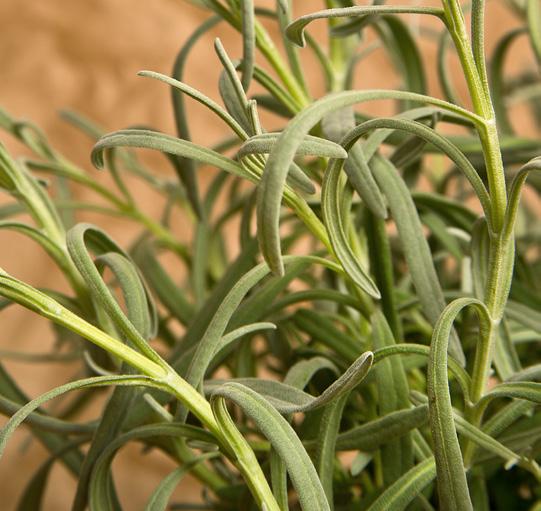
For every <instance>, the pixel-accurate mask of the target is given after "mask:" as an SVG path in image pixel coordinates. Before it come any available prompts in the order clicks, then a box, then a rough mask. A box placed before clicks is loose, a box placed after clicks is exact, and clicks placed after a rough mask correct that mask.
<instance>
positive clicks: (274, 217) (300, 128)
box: [257, 90, 484, 274]
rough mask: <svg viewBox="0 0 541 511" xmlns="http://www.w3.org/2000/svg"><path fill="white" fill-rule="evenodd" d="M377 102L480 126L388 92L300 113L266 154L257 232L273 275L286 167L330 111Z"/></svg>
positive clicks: (333, 100)
mask: <svg viewBox="0 0 541 511" xmlns="http://www.w3.org/2000/svg"><path fill="white" fill-rule="evenodd" d="M376 99H396V100H409V101H415V102H421V103H427V104H431V105H434V106H437V107H440V108H442V109H444V110H448V111H451V112H453V113H455V114H457V115H459V116H462V117H464V118H466V119H469V120H471V121H473V122H474V123H476V124H479V125H483V122H484V121H482V120H481V119H480V118H479V117H478V116H476V115H475V114H473V113H471V112H468V111H467V110H464V109H462V108H460V107H457V106H455V105H452V104H450V103H447V102H445V101H442V100H438V99H435V98H432V97H429V96H424V95H422V94H415V93H410V92H402V91H389V90H366V91H347V92H341V93H335V94H330V95H329V96H326V97H324V98H322V99H320V100H318V101H316V102H314V103H313V104H312V105H310V106H309V107H308V108H306V109H305V110H303V111H302V112H301V113H299V114H298V115H297V116H296V117H295V118H294V119H293V120H292V121H291V122H290V123H289V124H288V126H287V127H286V128H285V129H284V130H283V131H282V134H281V135H280V137H279V139H278V141H277V143H276V145H275V146H274V148H273V150H272V151H271V153H270V154H269V158H268V160H267V164H266V166H265V171H264V173H263V176H262V179H261V184H260V189H259V193H258V201H257V231H258V240H259V243H260V247H261V252H262V253H263V256H264V257H265V260H266V261H267V262H268V264H269V266H270V267H271V269H272V271H273V272H275V273H278V274H282V273H283V263H282V258H281V250H280V236H279V232H278V231H279V220H280V205H281V201H282V195H283V191H284V185H285V179H286V177H287V171H288V169H289V165H290V164H291V162H292V161H293V158H294V156H295V153H296V149H297V147H298V145H299V144H300V142H301V141H302V139H303V137H304V135H306V134H307V133H308V132H309V131H310V129H311V128H312V127H313V126H315V125H316V124H317V123H318V122H319V121H320V120H321V119H322V118H323V117H324V116H325V115H327V114H328V113H330V112H332V111H333V110H337V109H341V108H345V107H348V106H351V105H354V104H356V103H362V102H365V101H371V100H376Z"/></svg>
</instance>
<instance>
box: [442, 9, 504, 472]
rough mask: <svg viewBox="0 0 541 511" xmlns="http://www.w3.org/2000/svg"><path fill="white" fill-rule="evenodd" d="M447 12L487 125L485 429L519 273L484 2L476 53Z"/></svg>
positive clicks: (479, 384)
mask: <svg viewBox="0 0 541 511" xmlns="http://www.w3.org/2000/svg"><path fill="white" fill-rule="evenodd" d="M444 10H445V16H446V22H447V25H448V27H449V31H450V33H451V36H452V38H453V41H454V43H455V46H456V49H457V52H458V55H459V58H460V61H461V64H462V68H463V70H464V74H465V77H466V82H467V84H468V89H469V92H470V96H471V99H472V103H473V107H474V111H475V113H476V114H477V115H479V116H480V117H482V118H483V119H484V123H483V126H482V128H481V129H479V137H480V140H481V144H482V148H483V155H484V159H485V165H486V170H487V177H488V183H489V192H490V196H491V201H492V225H491V231H492V232H491V241H490V255H489V270H488V276H487V282H486V289H485V303H486V306H487V309H488V312H489V314H490V318H491V322H490V325H489V327H488V328H487V329H485V330H484V331H481V332H480V335H479V337H480V339H479V344H478V346H477V351H476V356H475V360H474V366H473V375H472V385H471V392H470V396H471V400H472V403H473V407H472V408H470V409H469V410H468V412H467V419H468V420H469V422H470V423H472V424H473V425H475V426H479V425H480V424H481V422H482V419H483V411H484V410H483V409H482V408H480V407H479V406H476V404H477V403H478V402H479V400H480V399H481V398H482V396H483V394H484V392H485V390H486V387H487V383H488V378H489V374H490V367H491V364H492V358H493V352H494V346H495V343H496V342H497V336H498V329H499V324H500V321H501V318H502V315H503V310H504V308H505V303H506V301H507V296H508V293H509V287H510V281H511V277H512V273H513V253H514V240H513V239H512V238H507V237H506V236H505V233H504V232H503V230H502V228H503V225H504V217H505V211H506V208H507V190H506V185H505V174H504V169H503V162H502V156H501V148H500V142H499V138H498V132H497V127H496V116H495V113H494V108H493V104H492V100H491V97H490V90H489V87H488V80H487V73H486V65H485V56H484V39H483V37H484V34H483V30H484V12H483V11H484V0H474V2H473V12H472V40H473V50H472V47H471V46H470V43H469V39H468V35H467V31H466V26H465V23H464V16H463V14H462V10H461V7H460V4H459V3H458V1H457V0H447V1H445V0H444ZM474 453H475V445H474V444H473V443H472V442H466V444H465V449H464V461H465V464H466V466H468V465H470V464H471V461H472V460H473V455H474Z"/></svg>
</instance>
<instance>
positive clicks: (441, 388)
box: [427, 298, 491, 511]
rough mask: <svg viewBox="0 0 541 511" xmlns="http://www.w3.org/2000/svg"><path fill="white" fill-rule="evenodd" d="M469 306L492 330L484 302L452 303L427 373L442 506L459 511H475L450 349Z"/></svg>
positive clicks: (444, 315)
mask: <svg viewBox="0 0 541 511" xmlns="http://www.w3.org/2000/svg"><path fill="white" fill-rule="evenodd" d="M467 306H472V307H474V308H475V310H476V311H477V314H478V316H479V321H480V329H481V330H482V331H486V330H487V329H489V328H490V324H491V318H490V314H489V313H488V310H487V308H486V306H485V305H484V304H483V303H482V302H480V301H479V300H476V299H474V298H459V299H457V300H455V301H453V302H451V303H450V304H449V305H448V306H447V307H446V308H445V310H444V311H443V313H442V315H441V317H440V319H439V320H438V322H437V324H436V326H435V327H434V333H433V335H432V343H431V348H430V358H429V364H428V372H427V394H428V399H429V412H430V427H431V430H432V438H433V441H434V450H435V458H436V467H437V473H438V493H439V498H440V503H441V506H442V507H443V508H445V509H449V510H453V509H455V510H457V511H458V510H467V509H472V504H471V500H470V495H469V491H468V483H467V481H466V473H465V469H464V464H463V461H462V453H461V451H460V445H459V443H458V437H457V433H456V428H455V424H454V418H453V409H452V405H451V396H450V394H449V382H448V378H447V348H448V344H449V337H450V335H451V331H452V328H453V322H454V320H455V318H456V316H457V315H458V314H459V313H460V311H461V310H462V309H463V308H464V307H467ZM480 337H481V338H484V337H486V336H482V335H481V336H480Z"/></svg>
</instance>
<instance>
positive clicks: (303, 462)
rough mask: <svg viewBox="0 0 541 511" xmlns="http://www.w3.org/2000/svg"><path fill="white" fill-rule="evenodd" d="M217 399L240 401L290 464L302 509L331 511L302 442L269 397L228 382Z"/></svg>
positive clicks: (215, 394)
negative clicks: (266, 397)
mask: <svg viewBox="0 0 541 511" xmlns="http://www.w3.org/2000/svg"><path fill="white" fill-rule="evenodd" d="M217 399H228V400H230V401H232V402H233V403H235V404H237V405H238V406H239V407H240V408H241V409H242V411H243V412H244V413H245V414H246V415H247V416H248V417H249V418H250V419H252V420H253V421H254V423H255V424H256V426H257V427H258V429H259V430H260V431H261V432H262V433H263V435H265V437H266V438H268V439H269V441H270V442H271V444H272V446H273V448H274V449H275V450H276V452H277V453H278V455H279V456H280V458H281V459H282V460H283V462H284V463H285V464H286V467H287V470H288V472H289V475H290V477H291V481H292V483H293V486H294V487H295V490H296V491H297V494H298V496H299V501H300V504H301V507H302V509H304V510H306V511H319V510H322V511H330V508H329V503H328V502H327V497H326V495H325V491H324V490H323V487H322V486H321V483H320V481H319V477H318V475H317V472H316V469H315V468H314V465H313V464H312V461H311V460H310V457H309V456H308V454H307V453H306V450H305V448H304V446H303V445H302V442H301V441H300V440H299V437H298V436H297V435H296V434H295V432H294V430H293V429H292V427H291V426H290V425H289V423H288V422H287V421H286V419H284V418H283V417H282V416H281V415H280V414H279V413H278V411H277V410H275V409H274V408H273V407H272V406H271V405H270V404H269V403H268V402H267V401H266V400H265V398H263V397H261V396H260V395H259V394H257V393H256V392H254V391H253V390H250V389H249V388H247V387H245V386H244V385H241V384H239V383H225V384H224V385H222V386H221V387H219V388H218V389H216V390H215V391H214V393H213V396H212V400H213V401H216V400H217Z"/></svg>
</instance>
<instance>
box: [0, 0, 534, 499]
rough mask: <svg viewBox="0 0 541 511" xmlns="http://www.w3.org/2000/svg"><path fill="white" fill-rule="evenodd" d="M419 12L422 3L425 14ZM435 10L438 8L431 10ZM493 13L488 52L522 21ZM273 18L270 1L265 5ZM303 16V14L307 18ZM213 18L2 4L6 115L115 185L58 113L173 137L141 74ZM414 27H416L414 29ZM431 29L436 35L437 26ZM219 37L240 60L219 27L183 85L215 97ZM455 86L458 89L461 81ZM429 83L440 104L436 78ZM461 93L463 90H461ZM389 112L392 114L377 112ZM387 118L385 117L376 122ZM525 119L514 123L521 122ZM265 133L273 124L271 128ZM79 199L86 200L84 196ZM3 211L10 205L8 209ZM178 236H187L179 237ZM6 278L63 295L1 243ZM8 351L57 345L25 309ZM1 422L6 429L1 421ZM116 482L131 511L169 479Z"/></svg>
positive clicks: (17, 479) (4, 238)
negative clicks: (28, 122) (36, 129)
mask: <svg viewBox="0 0 541 511" xmlns="http://www.w3.org/2000/svg"><path fill="white" fill-rule="evenodd" d="M417 3H418V2H417ZM433 3H437V2H433ZM500 3H501V2H500V1H499V0H498V1H493V2H491V4H496V5H492V7H491V10H490V12H489V18H488V23H487V26H488V29H489V36H488V45H489V48H490V47H491V45H492V44H493V41H494V38H495V37H496V36H497V35H498V34H501V33H502V32H503V31H507V30H508V29H510V28H511V27H512V26H513V23H514V22H513V20H512V19H511V17H510V16H509V15H508V14H506V13H505V12H504V11H503V9H502V8H501V7H500V5H499V4H500ZM257 4H258V5H260V6H263V5H265V6H268V7H271V6H273V5H274V2H273V1H266V2H257ZM295 4H298V6H297V9H298V10H297V14H301V13H302V12H306V11H311V10H316V9H319V8H321V4H322V2H320V1H316V0H311V1H306V2H295ZM299 6H302V7H299ZM206 17H207V13H206V12H205V11H202V10H201V9H199V8H197V7H194V6H192V5H190V4H188V3H187V2H183V1H182V0H153V1H152V2H148V1H144V0H92V1H86V2H85V1H79V2H74V1H71V2H70V1H66V0H47V1H42V2H39V1H29V0H1V1H0V19H1V20H2V21H3V23H2V32H1V33H0V66H1V69H2V76H1V80H0V106H1V107H3V108H5V109H7V110H8V111H9V112H10V113H11V114H12V115H14V116H15V117H24V118H29V119H32V120H33V121H34V122H35V123H37V124H38V125H39V126H41V127H42V128H43V129H44V131H45V132H46V133H47V134H48V136H49V138H50V140H51V141H52V143H53V145H55V146H56V147H57V148H58V149H59V150H61V151H62V152H64V153H65V154H66V155H67V156H68V157H69V158H71V159H72V160H73V161H76V162H78V163H79V164H80V165H81V166H84V167H85V168H87V169H88V170H89V172H91V173H92V175H93V176H94V177H95V178H96V179H100V180H104V181H105V182H107V176H104V175H103V174H100V173H98V172H97V171H96V170H95V169H93V168H92V167H91V165H90V162H89V157H88V155H89V151H90V148H91V145H92V144H91V142H90V141H89V140H88V139H86V138H85V137H84V136H82V135H80V134H78V133H77V132H76V131H75V130H73V129H72V128H70V127H69V126H68V125H67V124H66V123H65V122H63V121H62V120H61V119H60V118H59V116H58V111H59V110H60V109H63V108H67V109H71V110H76V111H78V112H81V113H83V114H85V115H87V116H89V117H91V118H92V119H94V120H95V121H96V122H97V123H99V124H101V125H102V126H103V127H104V128H105V129H106V130H114V129H119V128H123V127H126V126H129V125H133V124H146V125H152V126H154V127H157V128H159V129H161V130H163V131H166V132H169V133H172V132H173V121H172V114H171V108H170V98H169V90H168V89H167V87H166V86H165V85H163V84H161V83H158V82H154V81H152V80H150V79H148V78H140V77H137V76H136V73H137V71H139V70H141V69H152V70H156V71H160V72H163V73H169V72H170V68H171V65H172V62H173V60H174V57H175V55H176V53H177V51H178V49H179V47H180V45H181V44H182V43H183V41H185V39H186V38H187V36H188V35H189V34H190V33H191V31H192V30H193V29H194V28H195V27H196V26H197V25H198V24H199V23H200V22H201V21H202V20H203V19H205V18H206ZM413 22H415V21H412V23H413ZM431 26H434V24H433V23H432V24H431ZM310 30H311V31H312V33H314V34H316V35H318V36H320V37H325V35H324V30H323V24H322V23H318V24H314V27H313V28H311V29H310ZM218 34H219V35H220V37H221V38H222V40H223V42H224V45H225V47H226V49H227V50H228V51H229V52H230V54H231V55H232V56H233V57H237V56H239V55H240V45H239V43H238V40H237V38H236V37H235V34H234V32H233V31H232V30H230V29H227V28H226V27H224V26H222V27H220V28H218V29H216V30H214V31H213V32H212V33H211V34H210V35H209V37H207V38H206V40H205V41H203V42H201V43H200V44H199V45H198V47H197V51H196V52H195V54H194V55H193V56H192V58H191V59H190V73H189V74H188V76H187V79H186V81H187V82H188V83H190V84H191V85H193V86H195V87H197V88H200V89H202V90H205V91H206V92H207V93H208V94H209V95H211V96H213V97H218V94H217V87H216V82H217V77H218V72H219V63H218V60H217V58H216V56H215V54H214V52H213V49H212V38H213V37H215V36H216V35H218ZM424 50H425V55H424V57H425V59H426V62H427V69H434V66H433V65H432V64H433V62H434V55H435V48H434V47H433V45H429V44H427V45H426V47H425V48H424ZM514 55H515V57H514V58H513V62H512V68H511V71H512V70H513V68H515V69H518V68H520V67H522V66H524V65H526V64H528V63H529V62H531V57H530V54H529V51H528V49H527V47H526V46H519V47H518V49H517V51H516V52H515V54H514ZM361 69H362V70H363V71H362V73H360V75H359V77H358V79H357V82H358V86H359V87H363V88H371V87H377V86H381V87H385V88H390V87H392V86H393V84H394V83H397V82H396V76H395V73H394V71H393V70H392V68H391V66H390V63H389V61H388V60H387V59H386V58H385V57H382V55H381V52H376V54H375V55H374V56H373V57H370V59H369V61H368V62H367V64H365V65H364V66H362V67H361ZM456 76H457V77H458V80H460V73H457V74H456ZM308 80H309V83H310V84H312V85H313V86H314V89H313V90H314V93H315V94H316V95H318V94H321V92H322V86H321V85H320V84H321V83H322V80H321V76H320V75H319V73H318V71H317V70H315V69H314V67H313V66H309V77H308ZM429 81H430V84H431V86H432V88H433V89H434V91H435V93H438V89H437V86H436V85H435V84H436V78H435V75H434V73H430V76H429ZM457 85H458V86H459V88H460V89H461V90H463V88H464V87H463V84H462V83H461V82H460V81H458V84H457ZM379 108H380V109H381V108H384V109H385V108H386V107H385V106H383V107H381V106H380V107H379ZM189 111H190V112H191V113H193V119H194V125H193V133H194V139H195V140H196V141H200V142H202V143H209V142H213V141H216V140H218V139H219V136H220V134H221V133H222V125H221V124H219V122H217V121H216V120H215V119H214V118H212V117H209V116H205V115H201V113H202V112H203V111H202V109H201V107H199V106H197V105H194V104H192V103H190V104H189ZM376 111H378V110H376ZM379 111H381V110H379ZM520 113H521V112H520V109H518V110H517V115H520ZM523 119H524V120H523V122H521V130H523V131H525V132H527V131H531V130H532V127H531V123H530V122H529V120H528V119H527V118H523ZM266 122H267V123H268V124H267V125H266V127H267V128H269V127H271V126H272V125H273V124H276V120H274V119H271V118H268V119H266ZM0 140H1V141H2V142H4V143H6V144H7V145H8V147H9V148H10V149H12V150H13V151H14V152H15V153H16V154H20V151H21V147H20V146H19V145H18V144H16V143H14V142H13V141H12V140H10V139H9V138H8V137H7V136H6V135H5V134H3V133H0ZM150 161H151V162H153V163H154V164H155V165H156V171H157V172H160V173H163V174H170V175H172V174H171V173H170V170H169V169H168V168H167V165H166V164H164V162H163V160H162V159H159V158H156V157H155V156H154V157H151V159H150ZM133 187H134V188H135V190H136V191H135V195H136V196H137V197H140V198H141V201H142V204H143V207H144V209H145V211H147V212H148V213H149V214H151V215H155V216H156V215H158V212H159V202H158V201H156V200H155V197H153V195H152V194H149V193H148V192H147V191H146V190H145V188H144V187H143V186H142V185H141V184H139V183H133ZM79 197H80V198H85V195H84V194H81V193H80V192H79ZM0 200H2V199H0ZM84 218H87V219H90V220H91V221H93V222H96V223H98V224H100V223H101V225H104V224H103V222H104V218H103V217H100V216H96V215H94V216H92V215H86V216H85V217H84ZM106 222H107V223H106V224H105V227H106V229H107V230H108V232H109V233H110V234H111V235H112V236H113V237H114V238H115V239H117V240H119V241H121V242H126V241H127V240H129V239H130V236H132V235H133V233H134V227H133V226H132V225H130V224H128V223H126V222H122V221H118V220H110V219H107V221H106ZM179 235H180V236H187V235H188V234H187V233H184V232H181V231H180V230H179ZM0 246H1V251H0V266H2V267H4V268H5V269H6V270H7V271H9V272H10V273H12V274H14V275H16V276H18V277H21V278H23V279H27V280H28V281H29V282H31V283H32V284H34V285H39V286H45V287H56V288H57V287H59V286H60V287H62V285H63V284H62V282H61V281H60V280H59V275H58V273H57V272H56V271H55V270H54V269H52V268H51V266H50V264H49V261H48V260H47V259H46V257H45V256H43V255H42V254H41V253H40V252H39V251H38V250H37V249H36V248H35V246H33V245H32V244H31V243H29V242H26V241H24V240H21V239H20V238H19V237H16V236H10V235H8V234H5V233H3V232H1V231H0ZM1 321H2V323H1V325H2V328H1V329H0V332H1V334H0V349H2V350H7V349H11V350H14V349H17V350H21V351H26V352H44V351H46V350H47V349H50V346H51V336H50V333H49V330H48V328H47V326H46V325H45V322H44V321H42V320H40V319H36V318H34V317H33V316H32V315H31V314H30V313H28V312H26V311H24V310H22V309H20V308H16V307H13V308H10V309H9V310H7V311H5V312H2V317H1ZM5 365H6V367H7V368H8V370H9V371H10V372H12V373H13V374H14V375H16V379H17V381H18V382H19V383H20V384H21V386H22V388H23V389H24V390H25V391H26V392H27V393H28V394H29V395H31V396H35V395H37V394H39V393H41V392H43V391H45V390H47V389H50V388H51V387H52V386H54V385H57V384H60V383H62V382H64V381H65V380H66V378H68V377H73V376H74V371H75V368H73V367H69V368H65V367H63V366H60V365H47V366H40V365H29V364H23V363H20V362H13V361H6V362H5ZM2 420H3V419H2ZM43 455H44V450H43V449H42V448H41V447H40V446H39V445H37V443H36V442H34V441H32V442H29V441H28V434H27V433H26V432H24V431H23V430H21V432H19V433H18V434H17V436H16V437H15V438H14V440H12V442H11V443H10V444H9V447H8V450H7V453H6V455H5V457H4V458H3V459H2V460H1V462H0V508H1V509H2V510H10V509H14V506H15V502H16V499H17V496H18V495H20V492H21V491H22V489H23V487H24V481H25V480H27V479H28V477H29V475H30V474H31V473H33V471H34V470H35V469H36V468H37V466H38V465H39V463H40V462H41V461H42V460H43ZM115 468H116V469H117V470H116V472H115V474H116V481H117V484H118V487H119V491H120V496H121V499H122V500H123V502H125V504H126V507H125V509H127V510H132V509H140V508H141V507H142V505H143V503H144V502H145V500H146V498H147V497H148V495H149V493H150V492H151V491H152V489H153V488H154V487H155V486H156V484H157V483H158V482H159V480H160V479H161V478H162V477H163V476H164V475H165V474H166V473H167V472H168V471H169V470H170V469H171V468H172V465H171V463H169V462H168V461H167V460H164V459H163V457H160V456H159V455H151V456H144V457H143V456H141V455H140V449H139V447H138V446H132V447H129V448H127V449H125V450H124V451H123V452H122V454H121V455H120V456H119V462H118V463H115ZM51 480H52V484H51V486H50V488H49V490H48V492H47V494H46V506H45V509H47V510H64V509H69V507H70V504H71V498H72V495H73V492H74V489H75V483H74V481H73V480H72V479H71V478H70V477H69V475H68V474H67V473H66V472H65V471H64V469H63V468H62V467H55V468H54V469H53V473H52V477H51ZM190 489H193V490H194V494H197V492H196V491H195V483H194V482H193V481H192V480H190V479H187V480H186V482H185V483H183V485H182V487H181V488H180V489H179V492H177V493H178V494H180V492H182V493H183V494H185V492H186V491H187V490H190Z"/></svg>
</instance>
